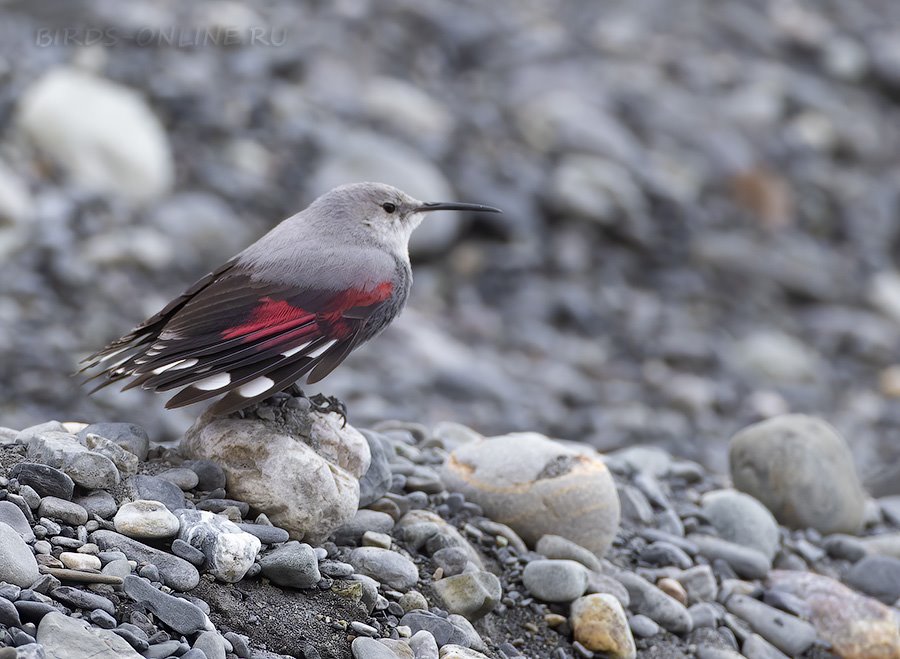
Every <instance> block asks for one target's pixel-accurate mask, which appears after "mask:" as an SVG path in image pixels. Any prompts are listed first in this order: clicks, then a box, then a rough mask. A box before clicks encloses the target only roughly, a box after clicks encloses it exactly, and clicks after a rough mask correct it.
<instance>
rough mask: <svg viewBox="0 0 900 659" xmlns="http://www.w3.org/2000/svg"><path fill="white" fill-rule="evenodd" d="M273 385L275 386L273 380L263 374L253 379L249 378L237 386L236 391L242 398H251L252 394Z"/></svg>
mask: <svg viewBox="0 0 900 659" xmlns="http://www.w3.org/2000/svg"><path fill="white" fill-rule="evenodd" d="M273 386H275V381H274V380H272V379H271V378H267V377H265V376H260V377H258V378H256V379H255V380H250V382H248V383H247V384H245V385H242V386H241V387H240V388H238V390H237V392H238V393H239V394H240V395H241V396H243V397H244V398H253V397H254V396H259V395H260V394H262V393H265V392H266V391H268V390H269V389H271V388H272V387H273Z"/></svg>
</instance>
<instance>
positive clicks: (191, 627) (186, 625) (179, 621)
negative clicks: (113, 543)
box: [122, 575, 208, 635]
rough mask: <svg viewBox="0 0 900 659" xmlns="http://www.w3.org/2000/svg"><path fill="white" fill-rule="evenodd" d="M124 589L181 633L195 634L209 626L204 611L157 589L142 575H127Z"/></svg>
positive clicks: (136, 600) (133, 598)
mask: <svg viewBox="0 0 900 659" xmlns="http://www.w3.org/2000/svg"><path fill="white" fill-rule="evenodd" d="M122 590H124V591H125V594H126V595H128V597H130V598H131V599H132V600H134V601H135V602H139V603H140V604H142V605H143V606H145V607H146V608H147V610H149V611H151V612H152V613H153V614H154V615H155V616H156V617H157V618H159V620H160V621H162V623H163V624H165V625H166V626H168V627H169V628H170V629H172V630H174V631H175V632H177V633H179V634H185V635H187V634H193V633H195V632H198V631H200V630H202V629H206V628H207V625H208V619H207V617H206V614H205V613H203V611H201V610H200V609H198V608H197V607H196V606H194V605H193V604H191V603H190V602H188V601H187V600H185V599H182V598H180V597H175V596H173V595H169V594H167V593H164V592H162V591H161V590H157V589H156V588H154V587H153V586H152V585H151V584H150V582H149V581H147V580H145V579H142V578H141V577H136V576H134V575H131V576H128V577H125V582H124V583H123V584H122Z"/></svg>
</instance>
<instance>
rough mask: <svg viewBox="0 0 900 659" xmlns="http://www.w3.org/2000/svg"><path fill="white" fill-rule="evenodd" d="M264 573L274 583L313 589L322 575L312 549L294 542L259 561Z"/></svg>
mask: <svg viewBox="0 0 900 659" xmlns="http://www.w3.org/2000/svg"><path fill="white" fill-rule="evenodd" d="M259 564H260V566H261V567H262V573H263V574H264V575H265V576H266V577H267V578H268V579H269V580H270V581H272V582H273V583H276V584H278V585H279V586H289V587H291V588H312V587H313V586H315V585H316V584H317V583H318V582H319V580H320V579H321V578H322V575H321V574H320V573H319V561H318V559H317V558H316V554H315V552H314V551H313V549H312V547H310V546H309V545H307V544H302V543H300V542H297V541H296V540H293V541H291V542H287V543H285V544H283V545H281V546H280V547H276V548H275V549H273V550H271V551H269V552H267V553H266V554H264V555H263V556H262V557H261V558H260V559H259Z"/></svg>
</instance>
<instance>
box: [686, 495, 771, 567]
mask: <svg viewBox="0 0 900 659" xmlns="http://www.w3.org/2000/svg"><path fill="white" fill-rule="evenodd" d="M702 508H703V514H704V515H705V516H706V518H707V519H708V520H709V521H710V523H711V524H712V525H713V526H714V527H715V528H716V531H718V534H719V536H720V537H721V538H722V539H724V540H728V541H729V542H734V543H736V544H739V545H744V546H746V547H752V548H753V549H757V550H759V551H760V552H762V553H763V554H764V555H765V556H766V558H768V559H769V560H770V561H771V560H772V559H773V558H774V557H775V552H777V551H778V539H779V535H778V523H777V522H776V521H775V518H774V517H773V516H772V513H770V512H769V510H768V508H766V507H765V506H764V505H762V504H761V503H760V502H759V501H757V500H756V499H754V498H753V497H751V496H749V495H747V494H744V493H743V492H738V491H736V490H715V491H713V492H707V493H706V494H704V495H703V500H702Z"/></svg>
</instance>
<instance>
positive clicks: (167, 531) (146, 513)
mask: <svg viewBox="0 0 900 659" xmlns="http://www.w3.org/2000/svg"><path fill="white" fill-rule="evenodd" d="M113 524H114V525H115V527H116V531H117V532H119V533H121V534H122V535H127V536H128V537H129V538H148V539H162V538H174V537H175V535H177V533H178V529H179V527H180V525H179V521H178V518H177V517H175V515H173V514H172V512H170V511H169V509H168V508H166V506H165V505H164V504H162V503H161V502H159V501H149V500H146V499H138V500H137V501H129V502H127V503H123V504H122V506H121V507H120V508H119V511H118V512H117V513H116V516H115V517H114V518H113Z"/></svg>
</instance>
